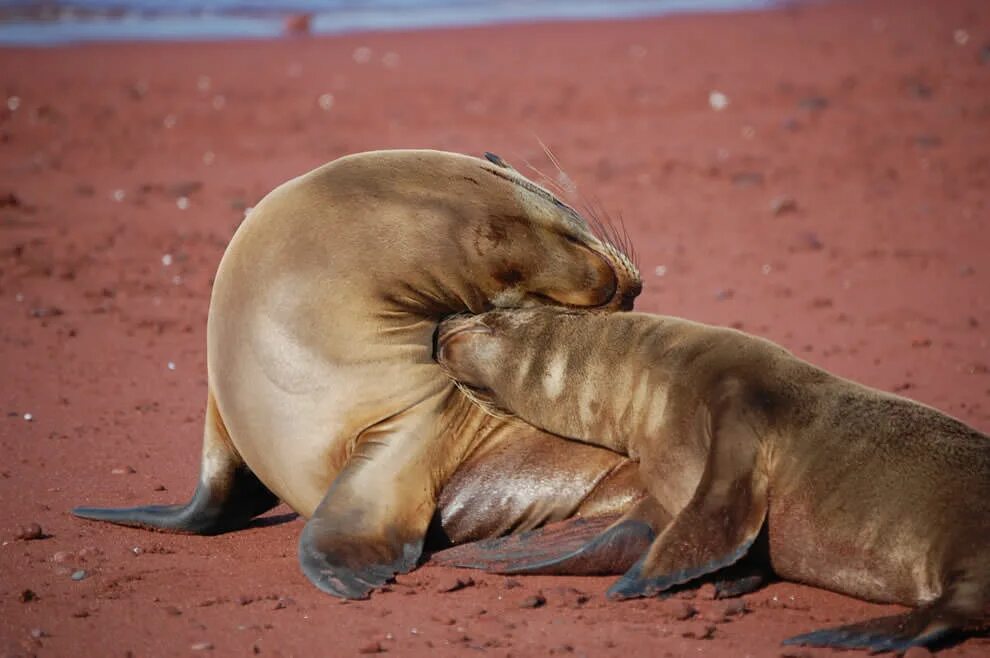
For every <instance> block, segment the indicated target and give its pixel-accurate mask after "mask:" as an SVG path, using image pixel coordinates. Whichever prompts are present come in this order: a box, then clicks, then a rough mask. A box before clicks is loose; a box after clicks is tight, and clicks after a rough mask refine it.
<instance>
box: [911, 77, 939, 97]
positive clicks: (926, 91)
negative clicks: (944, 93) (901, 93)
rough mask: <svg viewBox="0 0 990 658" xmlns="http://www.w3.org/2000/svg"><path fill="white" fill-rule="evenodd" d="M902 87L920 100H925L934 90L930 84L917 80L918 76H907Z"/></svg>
mask: <svg viewBox="0 0 990 658" xmlns="http://www.w3.org/2000/svg"><path fill="white" fill-rule="evenodd" d="M904 88H905V89H906V90H907V93H908V94H910V95H911V96H912V97H914V98H918V99H921V100H927V99H929V98H931V97H932V96H933V95H934V94H935V90H934V89H932V87H931V85H929V84H928V83H926V82H924V81H922V80H919V79H918V78H909V79H907V80H905V81H904Z"/></svg>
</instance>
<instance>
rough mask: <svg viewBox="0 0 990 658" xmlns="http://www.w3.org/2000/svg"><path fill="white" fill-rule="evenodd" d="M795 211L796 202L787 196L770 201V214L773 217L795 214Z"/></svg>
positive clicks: (796, 207)
mask: <svg viewBox="0 0 990 658" xmlns="http://www.w3.org/2000/svg"><path fill="white" fill-rule="evenodd" d="M797 209H798V204H797V201H795V200H794V199H792V198H791V197H789V196H779V197H776V198H774V199H773V200H772V201H770V212H772V213H773V214H774V215H783V214H786V213H792V212H796V211H797Z"/></svg>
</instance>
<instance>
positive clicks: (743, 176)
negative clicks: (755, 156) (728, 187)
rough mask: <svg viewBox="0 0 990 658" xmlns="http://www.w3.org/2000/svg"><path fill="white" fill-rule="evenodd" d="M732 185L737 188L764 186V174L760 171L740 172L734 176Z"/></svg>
mask: <svg viewBox="0 0 990 658" xmlns="http://www.w3.org/2000/svg"><path fill="white" fill-rule="evenodd" d="M732 184H733V185H735V186H736V187H755V186H757V185H763V174H761V173H760V172H758V171H740V172H738V173H736V174H733V175H732Z"/></svg>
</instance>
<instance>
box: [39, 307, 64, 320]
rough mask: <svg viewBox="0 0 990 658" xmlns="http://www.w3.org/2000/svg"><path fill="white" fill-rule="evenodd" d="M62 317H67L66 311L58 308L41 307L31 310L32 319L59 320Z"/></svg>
mask: <svg viewBox="0 0 990 658" xmlns="http://www.w3.org/2000/svg"><path fill="white" fill-rule="evenodd" d="M60 315H65V311H63V310H62V309H60V308H59V307H58V306H39V307H37V308H32V309H31V317H32V318H57V317H58V316H60Z"/></svg>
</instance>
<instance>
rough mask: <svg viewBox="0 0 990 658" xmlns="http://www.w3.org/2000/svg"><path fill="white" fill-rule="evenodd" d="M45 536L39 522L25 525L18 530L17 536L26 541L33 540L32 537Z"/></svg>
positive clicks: (39, 537) (40, 537)
mask: <svg viewBox="0 0 990 658" xmlns="http://www.w3.org/2000/svg"><path fill="white" fill-rule="evenodd" d="M44 537H45V531H44V530H42V529H41V526H40V525H38V524H37V523H29V524H27V525H23V526H21V527H20V528H18V530H17V538H18V539H23V540H24V541H31V540H32V539H43V538H44Z"/></svg>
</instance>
